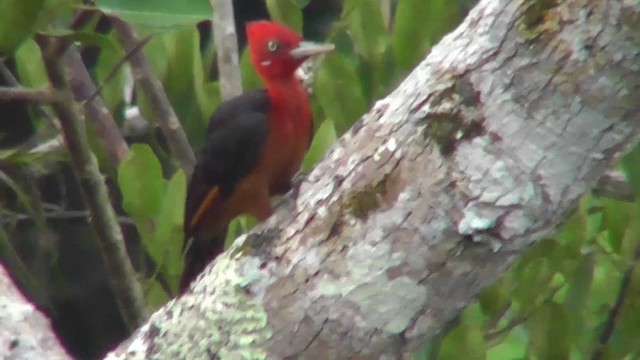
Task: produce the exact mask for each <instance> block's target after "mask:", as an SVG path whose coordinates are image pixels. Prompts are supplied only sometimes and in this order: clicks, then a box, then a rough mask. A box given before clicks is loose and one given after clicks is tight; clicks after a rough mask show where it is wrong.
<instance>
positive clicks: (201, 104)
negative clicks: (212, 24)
mask: <svg viewBox="0 0 640 360" xmlns="http://www.w3.org/2000/svg"><path fill="white" fill-rule="evenodd" d="M156 40H161V43H154V41H152V43H154V44H153V46H152V47H150V48H148V49H145V54H146V55H147V57H149V58H151V57H153V56H164V58H165V60H166V63H164V62H158V63H157V64H156V65H155V66H157V67H159V68H160V71H162V70H163V69H164V73H160V74H159V75H158V76H159V77H160V78H161V80H162V83H163V85H164V89H165V92H166V94H167V96H168V97H169V101H170V102H171V105H172V106H173V109H174V111H175V112H176V115H178V118H179V119H180V122H181V123H182V127H183V128H184V129H185V132H186V133H187V135H188V136H189V139H190V141H191V144H193V146H195V147H199V146H200V145H201V144H202V143H203V141H204V129H205V124H206V119H207V117H208V116H209V115H210V113H205V109H210V108H211V107H210V106H208V105H205V104H206V102H208V101H210V100H209V99H207V98H206V94H205V89H206V88H207V83H205V81H204V73H203V70H202V56H201V54H200V44H199V34H198V31H197V29H196V28H195V27H190V28H183V29H179V30H177V31H171V32H168V33H166V34H163V35H162V36H160V37H159V39H156ZM149 45H152V44H149ZM138 91H139V92H138V95H140V96H139V99H140V109H141V111H142V113H143V115H144V116H145V117H146V118H149V119H153V116H152V114H153V112H152V109H151V108H150V105H149V103H148V102H147V101H146V98H145V95H144V94H143V93H142V92H141V90H140V89H138ZM214 100H215V99H214Z"/></svg>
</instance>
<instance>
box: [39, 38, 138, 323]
mask: <svg viewBox="0 0 640 360" xmlns="http://www.w3.org/2000/svg"><path fill="white" fill-rule="evenodd" d="M37 40H38V43H39V45H40V48H41V51H42V54H43V58H44V63H45V67H46V71H47V75H48V76H49V81H50V82H51V85H52V86H53V87H54V88H55V89H56V90H57V91H58V92H59V93H60V99H59V101H57V102H55V103H53V109H54V111H55V113H56V115H57V116H58V118H59V119H60V125H61V128H62V133H63V136H64V140H65V143H66V145H67V148H68V150H69V155H70V158H71V164H72V166H73V169H74V171H75V173H76V176H77V177H78V181H79V183H80V186H81V188H82V193H83V195H84V198H85V201H86V202H87V207H88V208H89V212H90V214H91V222H92V224H93V226H94V228H95V230H96V232H97V235H98V240H99V246H100V248H101V253H102V255H103V256H104V258H105V263H106V267H107V271H108V272H109V275H110V276H109V277H110V280H111V282H112V283H111V284H112V286H113V290H114V293H115V296H116V299H117V302H118V305H119V307H120V311H121V312H122V316H123V318H124V320H125V321H126V322H127V324H128V325H129V326H130V328H132V329H133V328H135V327H136V326H137V325H138V324H139V323H140V322H141V321H143V320H144V317H145V303H144V298H143V296H142V288H141V286H140V284H139V283H138V282H137V280H136V279H137V277H136V273H135V271H134V270H133V266H132V265H131V262H130V261H129V258H128V256H127V252H126V249H125V245H124V239H123V237H122V233H121V231H120V227H119V225H118V223H117V221H116V216H115V213H114V211H113V207H112V206H111V202H110V200H109V196H108V193H107V188H106V185H105V183H104V180H103V177H102V175H101V174H100V170H99V169H98V163H97V160H96V158H95V156H94V155H93V152H92V151H91V148H90V146H89V143H88V139H87V133H86V128H85V124H84V122H83V120H82V118H81V116H80V115H79V114H78V113H77V111H76V107H75V102H74V98H73V94H72V92H71V88H70V86H69V83H68V81H67V79H66V78H65V72H64V70H63V67H62V64H61V56H60V54H59V53H57V50H58V49H62V48H61V47H59V46H57V44H56V41H54V40H51V39H48V38H46V37H38V38H37Z"/></svg>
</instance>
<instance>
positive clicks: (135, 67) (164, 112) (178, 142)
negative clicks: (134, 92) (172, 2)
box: [110, 17, 196, 176]
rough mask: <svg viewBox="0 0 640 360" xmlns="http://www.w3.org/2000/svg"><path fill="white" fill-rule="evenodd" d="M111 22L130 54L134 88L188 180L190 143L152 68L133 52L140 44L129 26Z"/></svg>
mask: <svg viewBox="0 0 640 360" xmlns="http://www.w3.org/2000/svg"><path fill="white" fill-rule="evenodd" d="M110 19H111V22H112V24H113V28H114V30H115V34H116V38H117V39H118V42H120V44H121V45H122V47H123V48H124V50H125V51H126V52H127V53H130V54H131V56H130V58H129V63H130V64H131V68H132V72H133V77H134V79H135V83H136V86H138V87H139V88H140V89H141V90H142V91H143V92H144V94H145V95H146V96H147V97H148V99H149V102H150V105H151V106H150V108H151V111H153V113H154V117H155V119H156V120H157V122H158V124H159V125H160V129H161V130H162V132H163V134H164V136H165V137H166V140H167V143H168V145H169V148H170V149H171V153H172V154H173V156H174V157H175V159H176V160H177V161H178V163H179V165H180V167H181V168H182V169H183V170H184V171H185V173H186V174H187V175H189V176H190V175H191V172H192V171H193V166H194V165H195V163H196V157H195V155H194V153H193V150H192V149H191V145H189V140H188V139H187V135H186V134H185V133H184V130H183V128H182V125H181V124H180V120H179V119H178V116H177V115H176V113H175V112H174V110H173V108H172V107H171V104H170V103H169V99H168V98H167V94H166V93H165V91H164V88H163V86H162V83H161V82H160V80H158V78H157V77H156V76H155V74H154V73H153V70H152V69H151V65H150V64H149V62H148V61H147V58H146V57H145V56H144V54H143V53H142V52H141V51H134V50H135V48H136V46H137V45H138V44H139V40H138V39H137V38H136V35H135V34H134V32H133V29H132V28H131V26H130V25H129V24H128V23H126V22H125V21H123V20H121V19H118V18H116V17H110Z"/></svg>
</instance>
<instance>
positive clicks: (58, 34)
mask: <svg viewBox="0 0 640 360" xmlns="http://www.w3.org/2000/svg"><path fill="white" fill-rule="evenodd" d="M43 33H44V34H45V35H48V36H51V37H55V38H58V39H62V40H67V41H72V42H79V43H81V44H82V45H93V46H98V47H100V48H102V49H108V50H119V49H121V47H120V46H119V45H118V43H117V42H116V41H115V40H114V39H113V38H112V37H110V36H108V35H103V34H99V33H96V32H92V31H84V30H81V31H71V30H67V29H54V30H50V31H46V32H43Z"/></svg>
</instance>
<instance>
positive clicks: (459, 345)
mask: <svg viewBox="0 0 640 360" xmlns="http://www.w3.org/2000/svg"><path fill="white" fill-rule="evenodd" d="M486 351H487V346H486V343H485V341H484V333H483V331H482V329H481V328H480V327H477V326H472V325H469V324H462V325H460V326H458V327H457V328H456V329H454V330H453V331H451V332H450V333H449V334H448V335H447V336H446V337H445V338H444V341H443V342H442V345H441V347H440V354H439V356H438V359H440V360H448V359H451V360H454V359H469V360H482V359H485V358H486Z"/></svg>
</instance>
